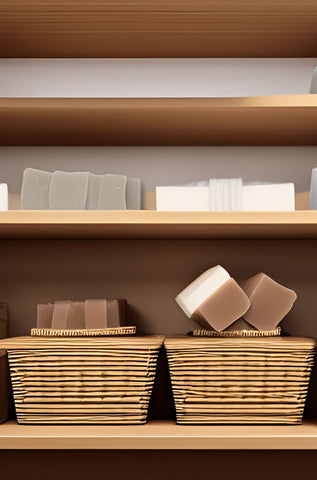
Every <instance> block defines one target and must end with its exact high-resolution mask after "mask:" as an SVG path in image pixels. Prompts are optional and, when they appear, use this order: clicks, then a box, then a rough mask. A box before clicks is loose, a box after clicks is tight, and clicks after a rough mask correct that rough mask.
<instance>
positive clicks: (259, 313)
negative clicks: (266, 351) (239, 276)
mask: <svg viewBox="0 0 317 480" xmlns="http://www.w3.org/2000/svg"><path fill="white" fill-rule="evenodd" d="M240 285H241V287H242V288H243V290H244V291H245V293H246V294H247V296H248V297H249V299H250V303H251V306H250V309H249V310H248V311H247V312H245V313H244V315H243V318H244V319H245V320H246V321H247V322H249V323H250V324H251V325H253V326H254V327H255V328H257V329H258V330H273V329H274V328H275V327H276V326H277V325H278V324H279V323H280V321H281V320H283V318H284V317H285V315H286V314H287V313H288V312H289V311H290V310H291V308H292V306H293V304H294V302H295V300H296V298H297V295H296V293H295V292H294V290H290V289H289V288H286V287H284V286H283V285H281V284H279V283H277V282H275V281H274V280H273V279H272V278H270V277H269V276H268V275H265V273H258V274H257V275H254V276H253V277H251V278H249V279H248V280H246V281H245V282H242V283H241V284H240Z"/></svg>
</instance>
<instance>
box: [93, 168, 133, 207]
mask: <svg viewBox="0 0 317 480" xmlns="http://www.w3.org/2000/svg"><path fill="white" fill-rule="evenodd" d="M126 188H127V177H126V176H125V175H110V174H107V175H104V176H103V178H102V180H101V184H100V192H99V203H98V210H126V208H127V204H126Z"/></svg>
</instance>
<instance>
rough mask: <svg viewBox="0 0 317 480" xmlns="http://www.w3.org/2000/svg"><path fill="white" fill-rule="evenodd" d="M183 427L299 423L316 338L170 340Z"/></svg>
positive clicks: (179, 420) (169, 353)
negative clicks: (191, 425)
mask: <svg viewBox="0 0 317 480" xmlns="http://www.w3.org/2000/svg"><path fill="white" fill-rule="evenodd" d="M164 344H165V347H166V350H167V357H168V364H169V370H170V375H171V381H172V388H173V395H174V400H175V407H176V418H177V423H180V424H298V423H301V421H302V416H303V411H304V406H305V400H306V395H307V390H308V385H309V379H310V372H311V368H312V365H313V358H314V348H315V344H316V342H315V340H312V339H308V338H295V337H270V338H252V337H250V338H200V337H197V338H195V337H183V338H180V337H179V338H167V339H165V341H164Z"/></svg>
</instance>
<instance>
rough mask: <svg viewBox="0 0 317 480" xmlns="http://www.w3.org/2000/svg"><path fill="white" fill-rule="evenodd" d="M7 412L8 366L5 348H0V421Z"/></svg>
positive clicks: (4, 417)
mask: <svg viewBox="0 0 317 480" xmlns="http://www.w3.org/2000/svg"><path fill="white" fill-rule="evenodd" d="M8 413H9V366H8V357H7V352H6V350H0V423H3V422H5V421H6V420H7V419H8Z"/></svg>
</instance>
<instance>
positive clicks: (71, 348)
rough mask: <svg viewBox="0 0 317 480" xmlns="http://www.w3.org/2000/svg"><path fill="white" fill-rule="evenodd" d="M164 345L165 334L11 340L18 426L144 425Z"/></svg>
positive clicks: (10, 355) (8, 342) (8, 348)
mask: <svg viewBox="0 0 317 480" xmlns="http://www.w3.org/2000/svg"><path fill="white" fill-rule="evenodd" d="M3 342H4V341H3ZM162 342H163V337H161V336H144V337H117V338H115V337H112V338H111V337H104V338H102V337H96V338H95V337H91V338H80V337H78V338H43V337H17V338H13V339H8V340H6V341H5V343H6V345H5V346H4V347H1V348H6V349H7V350H8V356H9V365H10V375H11V381H12V387H13V395H14V401H15V407H16V413H17V420H18V422H19V423H23V424H140V423H145V422H146V419H147V411H148V404H149V399H150V395H151V391H152V387H153V383H154V378H155V372H156V364H157V357H158V352H159V349H160V347H161V345H162ZM0 343H2V342H0Z"/></svg>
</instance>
